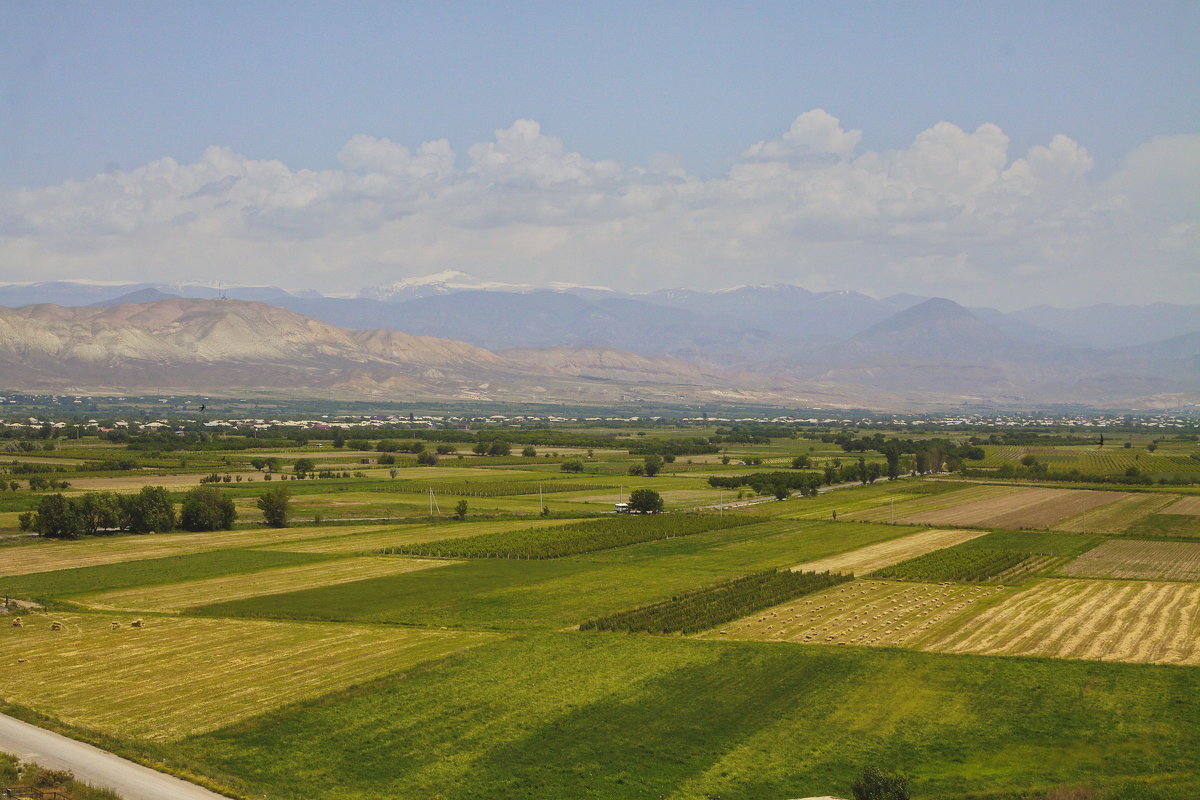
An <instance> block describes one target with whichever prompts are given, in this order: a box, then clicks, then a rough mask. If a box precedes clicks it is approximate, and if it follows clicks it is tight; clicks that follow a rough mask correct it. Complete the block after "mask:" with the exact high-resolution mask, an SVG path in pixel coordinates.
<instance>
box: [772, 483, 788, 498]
mask: <svg viewBox="0 0 1200 800" xmlns="http://www.w3.org/2000/svg"><path fill="white" fill-rule="evenodd" d="M771 493H772V494H774V495H775V499H776V500H787V499H788V498H789V497H791V496H792V490H791V489H789V488H788V487H786V486H784V485H783V484H782V483H777V484H775V485H774V486H773V487H771Z"/></svg>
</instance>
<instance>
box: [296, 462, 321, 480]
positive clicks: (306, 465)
mask: <svg viewBox="0 0 1200 800" xmlns="http://www.w3.org/2000/svg"><path fill="white" fill-rule="evenodd" d="M316 468H317V462H315V461H313V460H312V459H311V458H297V459H296V463H294V464H292V472H294V473H296V475H298V476H299V477H301V478H303V477H304V476H305V475H307V474H308V473H310V472H313V471H314V470H316Z"/></svg>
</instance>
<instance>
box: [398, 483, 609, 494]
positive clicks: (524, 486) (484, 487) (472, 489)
mask: <svg viewBox="0 0 1200 800" xmlns="http://www.w3.org/2000/svg"><path fill="white" fill-rule="evenodd" d="M612 488H613V486H612V485H611V484H607V483H576V482H574V481H562V480H551V481H546V482H545V483H540V482H536V481H432V482H427V481H406V482H404V483H398V484H396V485H395V486H388V487H387V490H388V491H392V492H401V493H406V494H428V492H429V490H430V489H432V490H433V491H434V492H435V493H437V494H452V495H462V496H465V497H506V496H508V495H521V494H537V493H538V492H543V493H545V494H552V493H555V492H598V491H604V490H606V489H612Z"/></svg>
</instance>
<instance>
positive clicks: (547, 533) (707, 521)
mask: <svg viewBox="0 0 1200 800" xmlns="http://www.w3.org/2000/svg"><path fill="white" fill-rule="evenodd" d="M762 521H763V520H761V519H759V518H757V517H743V516H740V515H732V514H730V515H723V514H662V515H658V514H655V515H649V516H632V515H631V516H616V517H606V518H603V519H589V520H586V521H584V522H577V523H574V524H572V525H560V526H557V527H554V528H527V529H525V530H519V531H507V532H500V533H483V534H480V535H478V536H467V537H464V538H461V539H443V540H440V541H436V542H422V543H418V544H411V545H405V546H402V547H392V548H388V549H386V550H384V551H383V552H385V553H389V554H404V555H414V556H434V557H439V558H533V559H540V558H561V557H563V556H569V555H574V554H576V553H590V552H593V551H595V550H607V549H609V548H612V547H624V546H626V545H631V544H637V543H639V542H650V541H655V540H657V539H670V538H673V537H676V536H689V535H691V534H696V533H704V532H706V531H712V530H718V529H721V528H735V527H738V526H740V525H750V524H752V523H756V522H762Z"/></svg>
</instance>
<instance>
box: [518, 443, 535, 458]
mask: <svg viewBox="0 0 1200 800" xmlns="http://www.w3.org/2000/svg"><path fill="white" fill-rule="evenodd" d="M521 455H523V456H525V458H537V450H534V449H533V445H531V444H527V445H525V449H523V450H522V451H521Z"/></svg>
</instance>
